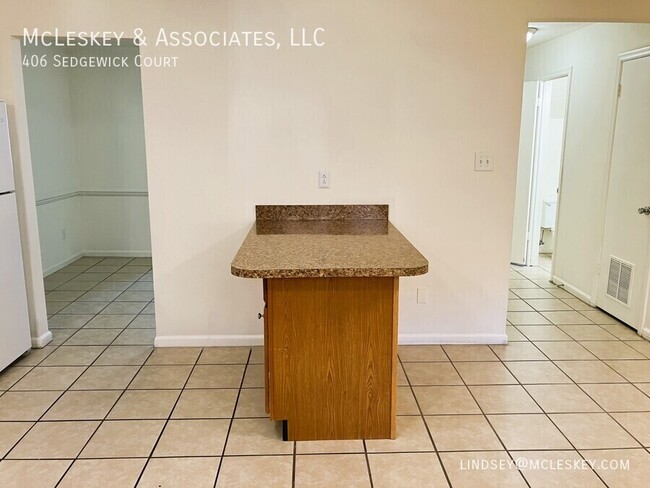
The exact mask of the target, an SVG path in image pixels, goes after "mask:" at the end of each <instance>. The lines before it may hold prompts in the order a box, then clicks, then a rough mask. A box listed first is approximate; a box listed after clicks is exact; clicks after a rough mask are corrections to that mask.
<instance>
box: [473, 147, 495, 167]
mask: <svg viewBox="0 0 650 488" xmlns="http://www.w3.org/2000/svg"><path fill="white" fill-rule="evenodd" d="M493 170H494V155H493V154H492V153H488V152H477V153H474V171H493Z"/></svg>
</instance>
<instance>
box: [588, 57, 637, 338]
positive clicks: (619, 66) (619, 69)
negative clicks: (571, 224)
mask: <svg viewBox="0 0 650 488" xmlns="http://www.w3.org/2000/svg"><path fill="white" fill-rule="evenodd" d="M646 57H650V46H643V47H640V48H637V49H632V50H629V51H624V52H622V53H620V54H619V55H618V61H617V63H616V78H615V84H614V94H613V97H614V102H613V104H612V110H613V116H612V124H611V127H610V132H609V143H608V147H607V167H606V176H605V188H604V189H603V195H604V196H605V198H604V199H603V201H604V202H605V203H604V208H603V215H606V213H607V201H608V199H609V183H610V178H611V175H612V159H613V157H614V138H615V136H616V125H617V121H618V105H619V101H620V94H619V89H620V88H619V87H620V86H621V81H622V78H623V63H625V62H626V61H633V60H635V59H640V58H646ZM604 243H605V218H603V223H602V228H601V236H600V244H599V247H600V249H599V252H598V256H599V260H598V268H597V270H598V271H597V273H596V276H595V277H594V284H593V288H592V289H593V297H594V298H593V301H594V303H593V304H590V305H595V306H598V305H597V304H598V301H599V300H598V298H599V294H600V277H601V275H602V274H603V273H604V270H603V269H602V263H603V245H604ZM647 260H648V264H649V266H650V249H649V250H648V257H647ZM641 286H643V284H642V285H641ZM645 288H646V296H645V305H644V306H643V307H644V308H643V313H642V316H641V325H640V327H639V330H638V331H637V332H638V334H639V335H641V336H643V337H645V338H646V339H648V340H650V272H649V273H648V279H647V283H646V284H645Z"/></svg>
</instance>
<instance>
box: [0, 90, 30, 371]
mask: <svg viewBox="0 0 650 488" xmlns="http://www.w3.org/2000/svg"><path fill="white" fill-rule="evenodd" d="M30 347H31V338H30V332H29V315H28V312H27V293H26V287H25V272H24V269H23V256H22V252H21V248H20V230H19V228H18V211H17V208H16V192H15V185H14V172H13V165H12V162H11V147H10V145H9V125H8V123H7V105H6V103H5V102H3V101H0V371H2V370H3V369H5V368H6V367H7V366H8V365H9V364H11V363H12V362H13V361H15V360H16V359H17V358H18V357H19V356H20V355H21V354H23V353H24V352H26V351H28V350H29V348H30Z"/></svg>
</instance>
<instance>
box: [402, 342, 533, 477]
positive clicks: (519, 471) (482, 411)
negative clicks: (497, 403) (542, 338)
mask: <svg viewBox="0 0 650 488" xmlns="http://www.w3.org/2000/svg"><path fill="white" fill-rule="evenodd" d="M440 349H441V350H442V352H443V354H444V355H445V356H446V357H447V359H448V360H449V362H450V364H451V366H452V368H454V371H455V372H456V374H457V375H458V377H459V378H460V380H461V381H462V382H463V385H464V386H465V389H466V390H467V392H468V393H469V395H470V396H471V397H472V400H474V403H475V404H476V406H477V407H478V409H479V411H480V412H481V415H482V416H483V419H485V421H486V422H487V423H488V425H489V426H490V428H491V429H492V432H493V433H494V435H495V436H496V438H497V440H498V441H499V442H500V443H501V446H502V447H503V450H504V451H505V452H506V454H507V455H508V457H509V458H510V460H511V461H512V462H514V461H515V459H514V457H513V456H512V454H511V453H510V451H509V450H508V448H507V447H506V444H505V442H503V439H501V436H500V435H499V434H498V432H497V431H496V429H495V428H494V426H493V425H492V422H490V419H488V416H487V414H486V413H485V411H484V410H483V407H482V406H481V404H480V403H479V402H478V401H477V400H476V397H475V396H474V392H473V391H472V390H471V389H470V388H469V386H468V385H467V382H466V381H465V378H463V376H462V375H461V374H460V372H459V371H458V368H456V365H455V364H454V362H453V361H452V360H451V358H450V357H449V354H447V351H446V350H445V348H444V347H442V346H440ZM490 350H492V348H490ZM492 353H493V354H495V353H494V351H492ZM495 355H496V354H495ZM497 357H498V356H497ZM405 371H406V370H405ZM407 376H408V375H407ZM515 379H516V378H515ZM409 381H410V380H409ZM499 452H501V451H499ZM517 472H518V473H519V476H520V477H521V479H523V480H524V483H526V486H528V488H530V483H529V482H528V480H527V479H526V477H525V476H524V473H522V472H521V470H520V469H519V468H517Z"/></svg>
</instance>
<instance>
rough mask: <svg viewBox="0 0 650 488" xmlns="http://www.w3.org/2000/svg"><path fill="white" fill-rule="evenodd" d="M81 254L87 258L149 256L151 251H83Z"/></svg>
mask: <svg viewBox="0 0 650 488" xmlns="http://www.w3.org/2000/svg"><path fill="white" fill-rule="evenodd" d="M83 255H84V256H88V257H89V258H95V257H104V256H106V257H107V258H150V257H151V251H84V252H83Z"/></svg>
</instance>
